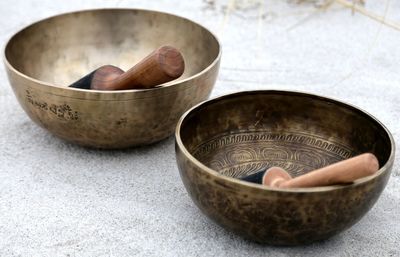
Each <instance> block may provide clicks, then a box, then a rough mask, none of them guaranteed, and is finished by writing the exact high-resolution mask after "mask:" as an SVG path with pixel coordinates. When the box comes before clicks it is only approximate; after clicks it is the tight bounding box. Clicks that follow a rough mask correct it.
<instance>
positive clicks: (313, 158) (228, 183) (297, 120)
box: [176, 91, 395, 245]
mask: <svg viewBox="0 0 400 257" xmlns="http://www.w3.org/2000/svg"><path fill="white" fill-rule="evenodd" d="M364 152H371V153H374V154H375V155H376V156H377V158H378V160H379V163H380V170H379V171H378V172H377V173H376V174H375V175H373V176H369V177H365V178H362V179H359V180H356V181H355V182H354V183H351V184H346V185H335V186H327V187H314V188H296V189H279V188H278V189H277V188H272V187H268V186H263V185H259V184H254V183H250V182H245V181H242V180H239V179H238V178H240V177H242V176H245V175H249V174H253V173H254V172H257V171H259V170H262V169H266V168H268V167H271V166H278V167H282V168H284V169H285V170H287V171H288V172H289V173H290V175H292V176H293V177H296V176H299V175H301V174H304V173H307V172H309V171H311V170H314V169H317V168H320V167H323V166H326V165H328V164H331V163H334V162H337V161H340V160H343V159H347V158H349V157H352V156H354V155H357V154H360V153H364ZM394 152H395V145H394V140H393V137H392V135H391V134H390V132H389V131H388V130H387V129H386V128H385V127H384V125H382V123H380V122H379V121H378V120H376V119H375V118H373V117H372V116H371V115H369V114H367V113H366V112H364V111H362V110H360V109H358V108H356V107H353V106H350V105H348V104H345V103H341V102H339V101H336V100H332V99H329V98H325V97H321V96H316V95H311V94H306V93H299V92H285V91H249V92H240V93H236V94H231V95H226V96H222V97H219V98H216V99H213V100H209V101H206V102H203V103H201V104H199V105H197V106H195V107H193V108H192V109H190V110H189V111H187V112H186V113H185V114H184V115H183V116H182V118H181V119H180V121H179V122H178V125H177V128H176V156H177V163H178V167H179V171H180V176H181V179H182V181H183V184H184V185H185V187H186V189H187V191H188V193H189V195H190V197H191V198H192V200H193V201H194V203H195V204H196V205H197V206H198V207H199V208H200V210H201V211H202V212H203V213H205V214H206V215H207V216H208V217H209V218H211V219H212V220H214V221H215V222H217V223H218V224H220V225H221V226H223V227H225V228H227V229H229V230H231V231H234V232H236V233H238V234H240V235H242V236H244V237H246V238H248V239H251V240H254V241H256V242H259V243H266V244H272V245H298V244H307V243H311V242H315V241H318V240H323V239H326V238H329V237H331V236H333V235H335V234H337V233H339V232H341V231H343V230H345V229H347V228H349V227H350V226H352V225H353V224H355V223H356V222H357V221H358V220H360V219H361V218H362V216H363V215H364V214H365V213H366V212H367V211H368V210H369V209H370V208H371V207H372V206H373V205H374V203H375V202H376V200H377V199H378V197H379V195H380V194H381V192H382V190H383V189H384V187H385V185H386V183H387V181H388V179H389V176H390V172H391V168H392V165H393V161H394ZM349 172H351V171H349Z"/></svg>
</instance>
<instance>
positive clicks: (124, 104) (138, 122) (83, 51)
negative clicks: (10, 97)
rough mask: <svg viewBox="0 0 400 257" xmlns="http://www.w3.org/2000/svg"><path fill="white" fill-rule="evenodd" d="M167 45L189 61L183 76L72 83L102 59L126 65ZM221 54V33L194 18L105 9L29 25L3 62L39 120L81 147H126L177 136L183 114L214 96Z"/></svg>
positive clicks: (33, 116) (11, 44) (31, 114)
mask: <svg viewBox="0 0 400 257" xmlns="http://www.w3.org/2000/svg"><path fill="white" fill-rule="evenodd" d="M162 45H170V46H173V47H175V48H177V49H179V50H180V52H181V53H182V55H183V57H184V59H185V72H184V73H183V75H182V76H181V77H180V78H178V79H177V80H174V81H171V82H168V83H166V84H163V85H162V86H159V87H156V88H152V89H141V90H120V91H98V90H82V89H76V88H70V87H68V85H70V84H72V83H73V82H75V81H77V80H78V79H80V78H82V77H84V76H85V75H86V74H88V73H90V72H91V71H93V70H95V69H97V68H99V67H100V66H102V65H107V64H111V65H114V66H117V67H120V68H121V69H123V70H127V69H129V68H130V67H132V66H133V65H134V64H136V63H137V62H138V61H140V60H141V59H142V58H144V57H145V56H146V55H148V54H149V53H151V52H152V51H153V50H155V49H157V48H158V47H160V46H162ZM220 58H221V49H220V44H219V42H218V40H217V38H216V37H215V36H214V35H213V34H212V33H211V32H210V31H209V30H207V29H206V28H204V27H202V26H201V25H199V24H197V23H195V22H192V21H190V20H188V19H185V18H182V17H178V16H175V15H172V14H168V13H162V12H156V11H147V10H138V9H99V10H87V11H79V12H73V13H66V14H62V15H58V16H54V17H50V18H47V19H44V20H41V21H39V22H36V23H33V24H32V25H29V26H28V27H26V28H24V29H22V30H21V31H19V32H17V33H16V34H15V35H14V36H12V37H11V39H10V40H9V41H8V43H7V45H6V48H5V58H4V62H5V66H6V70H7V74H8V78H9V81H10V84H11V86H12V89H13V91H14V93H15V95H16V97H17V99H18V101H19V103H20V105H21V106H22V108H23V109H24V110H25V112H26V113H27V114H28V115H29V117H30V118H31V119H32V120H33V121H34V122H36V123H37V124H39V125H40V126H42V127H43V128H45V129H47V130H48V131H50V132H51V133H53V134H54V135H56V136H59V137H61V138H63V139H65V140H69V141H71V142H75V143H77V144H80V145H84V146H91V147H97V148H125V147H131V146H137V145H144V144H150V143H153V142H156V141H159V140H161V139H164V138H166V137H168V136H170V135H172V134H173V132H174V129H175V127H176V123H177V121H178V120H179V117H180V116H181V115H182V114H183V113H184V112H185V111H186V110H187V109H189V108H190V107H192V106H194V105H195V104H197V103H199V102H201V101H203V100H205V99H207V98H208V97H209V95H210V93H211V90H212V89H213V87H214V83H215V80H216V77H217V73H218V69H219V62H220Z"/></svg>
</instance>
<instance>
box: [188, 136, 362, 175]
mask: <svg viewBox="0 0 400 257" xmlns="http://www.w3.org/2000/svg"><path fill="white" fill-rule="evenodd" d="M193 155H194V156H195V158H197V159H198V160H199V161H200V162H202V163H204V164H205V165H206V166H208V167H209V168H211V169H213V170H216V171H217V172H219V173H221V174H224V175H226V176H230V177H242V176H246V175H250V174H253V173H255V172H258V171H260V170H263V169H267V168H269V167H272V166H278V167H281V168H283V169H285V170H287V171H288V172H289V173H290V174H291V175H292V176H294V177H295V176H299V175H302V174H304V173H307V172H308V171H311V170H314V169H318V168H321V167H324V166H326V165H329V164H331V163H335V162H338V161H340V160H343V159H347V158H349V157H351V156H353V155H355V153H353V152H352V150H351V149H350V148H349V147H347V146H345V145H343V144H340V143H338V142H335V141H327V140H326V139H323V138H319V137H318V136H315V135H311V134H305V133H301V132H286V133H273V132H269V131H255V132H236V133H233V134H229V135H225V134H224V135H220V136H218V137H215V138H213V139H212V140H210V141H208V142H206V143H204V144H201V145H199V146H197V147H196V148H195V150H194V154H193Z"/></svg>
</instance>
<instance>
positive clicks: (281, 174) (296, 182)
mask: <svg viewBox="0 0 400 257" xmlns="http://www.w3.org/2000/svg"><path fill="white" fill-rule="evenodd" d="M378 170H379V162H378V159H377V158H376V157H375V155H373V154H371V153H365V154H361V155H358V156H356V157H353V158H350V159H347V160H343V161H340V162H337V163H334V164H331V165H328V166H326V167H323V168H320V169H317V170H314V171H311V172H309V173H307V174H304V175H301V176H298V177H295V178H292V177H291V176H290V175H289V173H287V172H286V171H285V170H284V169H282V168H279V167H272V168H269V169H268V170H266V171H260V172H257V173H255V174H252V175H250V176H247V177H243V178H241V179H242V180H245V181H249V182H255V183H257V182H261V183H262V184H263V185H267V186H271V187H278V188H302V187H319V186H330V185H336V184H346V183H352V182H353V181H354V180H357V179H359V178H363V177H366V176H370V175H373V174H374V173H375V172H377V171H378ZM260 180H261V181H260Z"/></svg>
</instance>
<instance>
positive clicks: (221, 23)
mask: <svg viewBox="0 0 400 257" xmlns="http://www.w3.org/2000/svg"><path fill="white" fill-rule="evenodd" d="M235 2H236V6H235V7H233V5H232V3H235ZM295 2H296V1H288V0H281V1H275V0H268V1H263V2H262V3H260V2H259V1H243V0H241V1H239V0H236V1H233V0H226V1H210V0H209V1H177V0H176V1H144V0H143V1H130V0H129V1H128V0H119V1H113V0H107V1H106V0H103V1H95V0H90V1H89V0H85V1H61V0H44V1H34V0H29V1H28V0H13V1H8V0H2V1H1V2H0V39H1V44H2V47H3V46H4V43H5V41H6V39H7V38H8V37H10V36H11V35H12V33H14V32H15V31H16V30H17V29H20V28H21V27H22V26H25V25H27V24H29V23H31V22H33V21H36V20H38V19H42V18H45V17H47V16H50V15H54V14H58V13H61V12H66V11H72V10H79V9H86V8H100V7H137V8H147V9H156V10H162V11H167V12H171V13H175V14H179V15H183V16H186V17H188V18H190V19H193V20H195V21H198V22H200V23H202V24H204V25H205V26H207V27H208V28H210V29H211V30H212V31H214V32H215V33H217V34H218V35H219V37H220V39H221V42H222V45H223V61H222V67H221V71H220V76H219V79H218V81H217V84H216V87H215V90H214V92H213V97H215V96H218V95H222V94H225V93H231V92H236V91H240V90H251V89H267V88H277V89H293V90H301V91H308V92H312V93H317V94H322V95H326V96H330V97H334V98H337V99H340V100H343V101H346V102H350V103H352V104H355V105H357V106H359V107H361V108H363V109H365V110H367V111H368V112H370V113H372V114H373V115H374V116H376V117H377V118H378V119H380V120H381V121H382V122H383V123H384V124H385V125H386V126H387V127H388V128H389V129H390V130H391V131H392V133H393V135H394V137H395V139H396V141H397V142H398V141H399V137H400V123H399V120H398V119H399V111H400V101H399V96H400V86H399V84H400V68H399V64H400V51H399V45H400V34H399V33H400V31H398V30H396V29H392V28H387V27H385V26H383V25H381V24H379V23H378V22H376V21H373V20H371V19H369V18H367V17H365V16H362V15H360V14H354V15H352V14H351V11H350V10H348V9H343V8H341V7H340V6H339V5H334V6H332V7H331V8H329V9H328V10H327V11H325V12H324V11H321V10H317V9H316V8H315V7H314V6H313V4H310V3H307V2H308V1H305V3H302V4H300V5H299V4H296V3H295ZM319 2H321V1H319ZM366 2H367V5H366V8H367V9H368V10H370V11H372V12H374V13H376V14H378V15H384V14H385V15H386V17H387V19H390V20H393V21H396V20H397V21H399V22H400V2H399V1H390V2H389V1H388V3H389V5H386V0H385V1H379V0H366ZM260 17H261V18H260ZM0 101H1V104H0V106H1V107H0V108H1V109H0V131H1V136H0V256H134V255H136V256H400V248H399V242H400V208H399V206H400V189H399V188H400V187H399V183H400V169H399V165H398V162H396V163H395V166H394V169H393V174H392V177H391V179H390V181H389V184H388V185H387V187H386V189H385V191H384V192H383V194H382V196H381V197H380V199H379V201H378V202H377V204H376V205H375V206H374V208H373V209H372V210H371V211H370V212H369V213H368V214H367V215H366V216H365V217H364V218H363V219H362V220H361V221H360V222H359V223H357V224H356V225H355V226H353V227H352V228H351V229H349V230H347V231H345V232H344V233H342V234H340V235H338V236H336V237H333V238H331V239H330V240H327V241H325V242H321V243H316V244H313V245H309V246H304V247H294V248H285V247H270V246H261V245H257V244H254V243H251V242H248V241H245V240H243V239H242V238H240V237H238V236H236V235H234V234H232V233H230V232H227V231H225V230H224V229H222V228H220V227H219V226H217V225H215V224H214V223H212V222H211V221H209V220H208V219H207V218H206V217H205V216H203V215H202V214H201V213H200V212H199V210H198V209H197V208H196V207H195V205H194V204H193V203H192V201H191V200H190V198H189V196H188V195H187V193H186V191H185V189H184V187H183V185H182V183H181V181H180V179H179V174H178V170H177V167H176V164H175V155H174V144H173V138H172V137H171V138H169V139H167V140H165V141H163V142H160V143H158V144H155V145H152V146H149V147H143V148H138V149H130V150H124V151H97V150H90V149H84V148H81V147H78V146H75V145H72V144H69V143H66V142H63V141H61V140H59V139H57V138H55V137H53V136H52V135H50V134H48V133H47V132H46V131H44V130H43V129H41V128H39V127H37V126H36V125H34V124H33V123H32V122H31V121H30V120H29V118H28V117H27V116H26V115H25V113H24V112H23V111H22V109H21V108H20V107H19V105H18V103H17V101H16V100H15V98H14V95H13V93H12V91H11V89H10V87H9V84H8V81H7V79H6V75H5V72H4V68H3V67H1V70H0ZM397 157H399V156H398V154H397ZM155 176H158V177H160V178H162V182H161V183H156V182H155V181H154V180H153V178H154V177H155Z"/></svg>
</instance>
